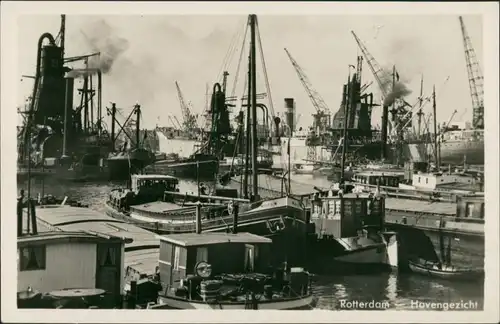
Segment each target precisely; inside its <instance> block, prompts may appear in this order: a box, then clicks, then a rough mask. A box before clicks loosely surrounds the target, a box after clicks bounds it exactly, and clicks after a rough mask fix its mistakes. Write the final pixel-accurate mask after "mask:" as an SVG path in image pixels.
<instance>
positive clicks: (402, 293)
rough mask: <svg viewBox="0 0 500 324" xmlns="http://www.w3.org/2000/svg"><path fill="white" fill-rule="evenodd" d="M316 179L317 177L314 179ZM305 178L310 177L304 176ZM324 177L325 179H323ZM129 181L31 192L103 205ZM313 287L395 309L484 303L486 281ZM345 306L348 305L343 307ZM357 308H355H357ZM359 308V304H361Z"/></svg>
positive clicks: (379, 279) (333, 279) (345, 281)
mask: <svg viewBox="0 0 500 324" xmlns="http://www.w3.org/2000/svg"><path fill="white" fill-rule="evenodd" d="M315 180H317V178H316V179H315ZM302 181H307V180H306V177H302V180H301V181H300V182H302ZM322 181H324V180H322ZM26 184H27V183H26V182H24V183H18V187H19V188H18V189H21V188H24V189H26ZM124 185H126V183H107V184H104V185H95V184H88V183H79V184H75V183H72V184H68V183H66V184H62V183H57V182H54V181H51V180H46V181H45V182H43V181H41V180H40V179H33V180H32V189H31V190H32V195H33V196H36V195H37V194H38V193H41V192H42V191H44V193H45V194H52V195H55V196H68V197H70V198H72V199H78V200H81V201H82V202H85V203H88V204H90V205H91V206H92V208H95V209H100V207H102V206H103V205H104V203H105V201H106V197H107V195H108V193H109V190H111V189H112V188H117V187H120V186H124ZM180 187H181V190H189V191H194V190H196V184H195V183H193V182H187V181H181V182H180ZM314 286H315V288H314V291H315V293H316V294H317V296H318V297H319V305H318V307H319V308H323V309H341V307H340V301H341V300H347V301H358V302H371V301H378V302H388V303H389V307H390V308H392V309H405V310H410V309H412V308H411V301H414V302H415V301H420V302H460V301H463V302H468V301H469V300H471V301H473V302H477V303H478V308H479V309H482V307H483V294H484V287H483V286H484V285H483V284H482V283H478V282H474V283H464V282H448V281H444V280H439V279H433V278H429V277H424V276H420V275H411V274H398V273H395V272H394V273H386V274H377V275H356V276H318V277H316V280H315V281H314ZM342 309H345V308H342ZM354 309H356V308H354ZM358 309H359V308H358Z"/></svg>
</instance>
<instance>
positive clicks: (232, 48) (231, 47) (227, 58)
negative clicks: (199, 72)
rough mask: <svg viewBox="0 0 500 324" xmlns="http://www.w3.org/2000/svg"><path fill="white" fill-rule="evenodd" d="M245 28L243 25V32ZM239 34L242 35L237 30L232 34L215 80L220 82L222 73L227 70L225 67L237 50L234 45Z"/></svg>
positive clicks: (239, 30) (240, 31)
mask: <svg viewBox="0 0 500 324" xmlns="http://www.w3.org/2000/svg"><path fill="white" fill-rule="evenodd" d="M247 27H248V26H247V25H246V24H245V31H246V29H247ZM241 33H242V30H241V29H238V30H237V31H236V32H235V33H234V35H233V37H232V38H231V41H230V44H229V48H228V50H227V52H226V55H225V56H224V60H223V62H222V66H221V68H220V70H219V73H218V74H217V80H220V78H221V76H222V73H223V72H224V71H226V70H227V67H228V66H229V64H230V63H231V59H232V56H233V55H234V52H235V51H236V48H237V46H236V44H237V42H238V40H239V38H240V37H241Z"/></svg>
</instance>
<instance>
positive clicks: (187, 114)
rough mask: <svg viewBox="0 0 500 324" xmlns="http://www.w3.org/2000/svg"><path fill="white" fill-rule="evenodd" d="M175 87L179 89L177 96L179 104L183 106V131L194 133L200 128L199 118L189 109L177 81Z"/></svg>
mask: <svg viewBox="0 0 500 324" xmlns="http://www.w3.org/2000/svg"><path fill="white" fill-rule="evenodd" d="M175 87H176V88H177V96H178V97H179V103H180V105H181V111H182V118H183V123H182V124H181V126H182V129H183V130H184V131H185V132H187V133H190V132H193V131H195V130H196V128H197V127H198V126H197V123H198V118H197V116H196V115H194V114H193V113H192V112H191V109H189V106H188V105H187V104H186V102H185V101H184V96H183V95H182V91H181V88H180V87H179V83H178V82H177V81H175Z"/></svg>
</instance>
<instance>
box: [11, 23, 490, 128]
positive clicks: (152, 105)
mask: <svg viewBox="0 0 500 324" xmlns="http://www.w3.org/2000/svg"><path fill="white" fill-rule="evenodd" d="M463 18H464V22H465V24H466V28H467V31H468V33H469V36H470V37H471V40H472V44H473V46H474V49H475V51H476V54H477V56H478V58H479V62H480V65H481V67H482V68H483V66H484V65H483V50H482V47H483V37H482V18H481V16H479V15H473V16H467V15H465V16H463ZM102 20H104V21H105V22H106V24H107V25H109V26H111V27H112V34H113V35H115V36H116V37H119V38H122V39H126V40H127V42H128V49H127V50H126V51H125V52H124V53H123V54H122V55H121V56H120V57H118V58H117V60H116V61H115V64H114V65H113V67H112V70H111V71H110V72H109V73H108V74H105V75H104V76H103V94H102V98H103V105H109V104H108V103H109V102H110V101H113V102H116V103H117V106H118V107H120V108H123V111H124V113H125V114H126V113H128V112H129V111H130V110H131V109H132V106H133V105H134V104H135V103H136V102H138V103H140V104H141V106H142V107H143V125H144V127H148V128H152V127H154V126H155V125H156V124H157V123H158V124H160V125H163V126H166V125H169V121H168V117H167V116H168V115H169V114H172V115H176V116H178V118H179V120H180V119H181V111H180V105H179V101H178V98H177V92H176V88H175V83H174V82H175V81H178V82H179V85H180V87H181V89H182V92H183V94H184V98H185V100H186V101H190V102H191V103H192V106H193V108H194V109H193V110H194V112H195V113H199V112H202V110H203V109H204V106H205V87H206V83H207V82H209V84H210V88H212V85H213V83H214V82H216V81H220V80H217V77H218V75H219V73H220V71H221V68H222V66H223V62H224V57H225V56H226V53H227V52H228V49H229V48H230V44H231V40H232V39H233V38H234V37H235V35H237V34H239V35H240V37H239V38H238V44H237V45H236V49H237V51H236V53H235V54H234V55H232V58H231V60H230V64H229V66H228V71H229V73H230V76H229V82H228V84H229V90H231V88H232V85H233V78H234V76H235V73H236V65H237V62H238V58H239V51H240V49H241V42H240V41H239V40H240V39H241V40H242V34H243V30H244V27H245V23H246V21H247V17H246V16H236V15H225V16H195V15H185V16H164V15H162V16H159V15H158V16H144V17H141V16H123V15H120V16H118V15H115V16H96V15H92V16H74V15H68V16H66V56H76V55H83V54H88V53H91V52H92V49H91V48H90V47H89V45H88V44H87V43H86V41H85V37H84V36H83V34H82V31H83V32H84V33H85V34H87V35H90V36H93V37H101V36H102V37H104V36H105V35H98V34H100V32H96V27H95V26H96V25H97V24H99V23H102ZM258 20H259V29H260V34H261V38H262V46H263V50H264V57H265V61H266V66H267V74H268V77H269V81H270V87H271V94H272V98H273V103H274V109H275V111H276V112H282V111H283V110H284V109H283V107H284V102H283V99H284V98H285V97H293V98H295V100H296V105H297V112H298V114H300V115H301V117H300V120H299V124H302V125H308V124H309V123H310V122H311V117H310V115H311V113H312V112H313V106H312V104H311V101H310V100H309V98H308V96H307V94H306V92H305V90H304V88H303V87H302V84H301V82H300V80H299V79H298V77H297V75H296V72H295V70H294V68H293V66H292V64H291V63H290V61H289V59H288V57H287V55H286V53H285V51H284V50H283V48H285V47H286V48H287V49H288V50H289V51H290V53H291V54H292V56H293V57H294V58H295V60H296V61H297V62H298V63H299V64H300V65H301V67H302V68H303V70H304V71H305V72H306V74H307V76H308V78H309V80H310V81H311V83H312V85H313V87H314V88H315V89H316V90H317V91H318V92H319V93H320V94H321V96H322V97H323V99H324V100H325V102H326V103H327V105H328V107H329V108H330V110H331V111H332V114H334V113H335V112H336V111H337V110H338V107H339V104H340V100H341V93H342V84H343V83H344V82H345V81H346V79H347V73H348V65H349V64H355V63H356V56H357V55H358V54H359V55H360V54H361V53H360V51H359V50H358V47H357V44H356V42H355V41H354V38H353V37H352V35H351V33H350V31H351V30H353V31H354V32H355V33H356V34H357V35H358V37H359V38H360V39H361V40H362V41H364V43H365V45H366V46H367V48H368V50H369V51H370V52H371V54H372V55H373V56H374V57H375V59H376V60H377V61H378V62H379V63H380V64H381V65H382V66H385V67H392V65H393V64H395V65H396V67H397V69H398V71H399V74H400V76H401V79H404V80H407V81H408V87H409V88H410V89H411V90H412V91H413V93H412V94H410V95H409V96H408V97H407V98H406V100H407V101H408V102H410V103H415V102H416V101H417V99H416V98H417V96H418V95H419V92H420V76H421V74H423V75H424V95H430V94H431V91H432V86H433V84H435V85H436V89H437V107H438V108H437V109H438V113H437V116H438V120H440V121H441V122H443V121H447V120H448V119H449V118H450V116H451V114H452V112H453V110H455V109H456V110H458V113H457V114H456V117H455V119H454V121H470V120H471V118H472V111H471V98H470V93H469V86H468V77H467V70H466V65H465V57H464V49H463V42H462V35H461V30H460V24H459V21H458V16H450V15H428V16H402V15H398V16H396V15H394V16H361V15H336V16H333V15H332V16H268V15H259V17H258ZM59 24H60V17H59V16H58V15H43V16H42V15H38V16H21V18H20V19H19V35H18V37H19V38H18V42H19V43H18V44H19V69H18V71H19V79H18V80H16V81H17V82H18V84H19V85H20V88H19V92H18V103H19V105H21V104H22V103H23V101H24V99H25V98H26V97H27V96H28V95H30V94H31V91H32V86H33V84H32V83H33V82H32V80H31V79H24V80H23V81H20V79H21V75H22V74H26V75H33V74H34V70H35V65H36V46H37V41H38V38H39V37H40V35H41V34H42V33H44V32H50V33H52V34H53V35H54V36H56V35H57V33H58V31H59ZM377 26H382V27H381V28H379V29H378V33H377ZM115 36H112V37H115ZM247 48H248V46H247V47H246V49H245V53H244V56H243V60H242V66H241V68H240V77H239V81H238V84H239V87H238V90H237V91H236V94H237V95H240V96H241V94H242V87H243V83H244V82H245V76H244V74H245V73H246V71H247V65H248V64H247V56H248V54H247V52H248V50H247ZM258 55H259V54H258ZM257 66H258V69H259V71H258V75H259V80H258V92H265V84H264V82H263V78H262V75H263V73H262V72H261V71H262V68H261V64H260V57H258V58H257ZM448 76H449V80H448V81H447V82H446V84H445V85H443V84H444V83H445V80H446V78H447V77H448ZM372 80H374V79H373V76H372V74H371V72H370V69H369V67H368V65H367V64H366V61H364V64H363V83H367V82H370V81H372ZM370 89H371V91H373V92H374V94H375V95H376V98H379V96H378V93H379V91H378V88H377V87H376V85H375V83H374V84H373V85H372V86H371V87H370ZM263 102H264V103H265V104H268V102H267V101H266V100H263ZM75 103H76V100H75ZM431 110H432V107H431V105H430V104H428V105H427V106H426V107H425V109H424V111H425V112H430V111H431ZM460 117H461V120H460ZM158 118H159V120H158ZM379 119H380V108H375V109H374V113H373V121H372V124H379V123H380V121H379Z"/></svg>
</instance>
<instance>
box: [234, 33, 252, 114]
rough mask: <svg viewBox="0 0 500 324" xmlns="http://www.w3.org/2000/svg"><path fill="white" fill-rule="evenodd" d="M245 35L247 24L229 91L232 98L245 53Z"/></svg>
mask: <svg viewBox="0 0 500 324" xmlns="http://www.w3.org/2000/svg"><path fill="white" fill-rule="evenodd" d="M247 34H248V24H247V25H246V27H245V33H244V34H243V42H242V44H241V51H240V57H239V59H238V65H237V67H236V74H235V75H234V81H233V87H232V89H231V97H234V95H235V93H236V87H237V85H238V77H239V75H240V67H241V62H242V60H243V53H244V52H245V41H246V40H247ZM240 109H241V107H240Z"/></svg>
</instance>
